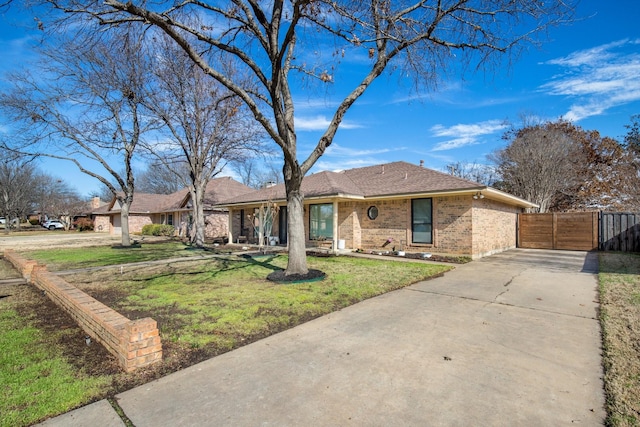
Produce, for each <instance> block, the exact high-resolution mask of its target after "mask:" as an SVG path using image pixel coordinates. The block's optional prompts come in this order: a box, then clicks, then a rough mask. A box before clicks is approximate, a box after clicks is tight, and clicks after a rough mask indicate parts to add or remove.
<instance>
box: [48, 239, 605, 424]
mask: <svg viewBox="0 0 640 427" xmlns="http://www.w3.org/2000/svg"><path fill="white" fill-rule="evenodd" d="M596 272H597V256H596V255H595V254H591V253H586V252H569V251H543V250H523V249H517V250H511V251H507V252H504V253H502V254H497V255H494V256H491V257H486V258H483V259H481V260H478V261H474V262H471V263H468V264H465V265H461V266H457V267H456V269H455V270H453V271H451V272H448V273H446V274H445V275H444V276H443V277H440V278H436V279H434V280H429V281H424V282H420V283H417V284H415V285H412V286H409V287H407V288H404V289H401V290H398V291H395V292H391V293H388V294H385V295H382V296H379V297H376V298H371V299H369V300H366V301H363V302H361V303H359V304H356V305H353V306H351V307H348V308H345V309H343V310H340V311H338V312H335V313H331V314H329V315H326V316H323V317H321V318H318V319H315V320H313V321H311V322H308V323H305V324H303V325H300V326H298V327H295V328H292V329H290V330H288V331H285V332H283V333H280V334H277V335H274V336H271V337H268V338H266V339H263V340H261V341H258V342H255V343H253V344H250V345H247V346H245V347H242V348H240V349H237V350H234V351H231V352H229V353H226V354H223V355H221V356H218V357H215V358H213V359H210V360H208V361H205V362H202V363H200V364H198V365H194V366H192V367H190V368H187V369H185V370H182V371H179V372H176V373H174V374H171V375H168V376H166V377H164V378H162V379H160V380H157V381H154V382H151V383H149V384H145V385H142V386H140V387H137V388H135V389H132V390H129V391H126V392H124V393H121V394H119V395H117V396H116V399H115V400H116V402H117V404H118V405H119V406H120V408H121V409H122V411H123V412H124V414H125V416H126V417H127V418H128V419H129V420H130V422H131V423H132V424H133V425H134V426H136V427H146V426H467V425H491V426H564V425H566V426H569V425H571V426H575V425H581V426H596V425H602V424H603V421H604V418H605V411H604V393H603V384H602V366H601V347H600V342H601V341H600V327H599V322H598V315H597V311H598V302H597V299H598V297H597V276H596ZM42 425H43V426H92V427H94V426H97V425H99V426H122V425H124V423H123V421H122V420H121V418H120V417H119V416H118V415H117V414H116V412H115V410H114V409H113V408H112V406H111V405H110V404H109V403H108V402H107V401H100V402H97V403H94V404H91V405H88V406H85V407H83V408H80V409H78V410H75V411H72V412H70V413H67V414H64V415H61V416H59V417H56V418H52V419H50V420H47V421H45V422H44V423H42Z"/></svg>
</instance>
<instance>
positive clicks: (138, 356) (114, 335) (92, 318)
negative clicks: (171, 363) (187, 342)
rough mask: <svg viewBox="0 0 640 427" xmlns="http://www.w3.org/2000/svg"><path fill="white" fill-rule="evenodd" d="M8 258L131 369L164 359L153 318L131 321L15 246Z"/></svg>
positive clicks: (5, 255)
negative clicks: (22, 253)
mask: <svg viewBox="0 0 640 427" xmlns="http://www.w3.org/2000/svg"><path fill="white" fill-rule="evenodd" d="M4 258H5V259H6V260H7V261H9V262H10V263H11V264H13V265H14V266H15V268H17V269H18V270H19V271H20V273H21V274H22V276H23V277H24V278H25V279H27V281H28V282H29V283H31V284H33V285H35V286H36V287H37V288H39V289H41V290H42V291H44V292H45V294H46V295H47V296H48V297H49V299H51V300H52V301H53V302H54V303H55V304H56V305H58V306H59V307H60V308H62V309H63V310H65V311H66V312H67V313H68V314H69V315H70V316H71V317H72V318H73V319H74V320H75V321H76V322H77V323H78V325H79V326H80V327H81V328H82V329H83V330H84V331H85V332H86V333H87V334H88V335H89V336H90V337H91V338H93V339H94V340H96V341H98V342H100V343H101V344H102V345H103V346H104V347H105V348H106V349H107V350H108V351H109V352H110V353H111V354H113V355H114V356H116V357H117V359H118V363H119V364H120V366H121V367H122V368H123V369H124V370H125V371H127V372H132V371H134V370H136V369H138V368H142V367H145V366H149V365H151V364H153V363H156V362H159V361H160V360H162V343H161V341H160V334H159V331H158V325H157V323H156V321H155V320H153V319H152V318H150V317H146V318H144V319H138V320H129V319H128V318H126V317H124V316H123V315H121V314H120V313H118V312H117V311H115V310H113V309H112V308H110V307H107V306H106V305H104V304H103V303H101V302H100V301H98V300H96V299H95V298H93V297H91V296H89V295H87V294H86V293H84V292H82V291H81V290H80V289H78V288H76V287H75V286H73V285H72V284H70V283H68V282H67V281H66V280H64V279H63V278H61V277H59V276H57V275H56V274H54V273H51V272H49V271H48V270H47V267H46V266H45V265H40V264H38V263H37V262H36V261H33V260H28V259H26V258H24V257H22V256H20V255H18V254H16V253H15V251H13V250H11V249H7V250H5V251H4Z"/></svg>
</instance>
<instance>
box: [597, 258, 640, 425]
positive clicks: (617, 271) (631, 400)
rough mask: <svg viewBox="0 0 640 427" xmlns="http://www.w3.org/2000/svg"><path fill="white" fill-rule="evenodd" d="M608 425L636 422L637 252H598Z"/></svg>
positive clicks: (639, 420)
mask: <svg viewBox="0 0 640 427" xmlns="http://www.w3.org/2000/svg"><path fill="white" fill-rule="evenodd" d="M599 278H600V322H601V324H602V341H603V342H602V347H603V364H604V371H605V375H604V384H605V394H606V402H607V420H606V425H608V426H640V255H639V254H625V253H619V252H604V253H601V254H600V275H599Z"/></svg>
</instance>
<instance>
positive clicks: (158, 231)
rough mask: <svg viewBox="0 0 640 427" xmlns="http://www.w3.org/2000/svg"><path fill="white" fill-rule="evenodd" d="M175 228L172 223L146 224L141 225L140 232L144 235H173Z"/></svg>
mask: <svg viewBox="0 0 640 427" xmlns="http://www.w3.org/2000/svg"><path fill="white" fill-rule="evenodd" d="M175 231H176V229H175V228H174V227H173V225H166V224H147V225H145V226H144V227H142V234H143V235H145V236H173V235H174V234H175Z"/></svg>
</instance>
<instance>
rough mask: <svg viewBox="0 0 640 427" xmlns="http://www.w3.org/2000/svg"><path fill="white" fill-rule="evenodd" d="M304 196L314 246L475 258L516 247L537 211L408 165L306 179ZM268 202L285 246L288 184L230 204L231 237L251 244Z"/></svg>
mask: <svg viewBox="0 0 640 427" xmlns="http://www.w3.org/2000/svg"><path fill="white" fill-rule="evenodd" d="M302 192H303V194H304V197H305V201H304V206H305V209H304V215H305V227H306V228H305V231H306V239H307V244H308V245H317V244H326V243H329V244H330V245H332V246H333V247H337V248H341V247H343V246H344V248H346V249H354V250H355V249H362V250H392V249H394V248H395V250H404V251H407V252H437V253H440V254H450V255H466V256H470V257H472V258H479V257H482V256H486V255H490V254H493V253H496V252H500V251H504V250H506V249H510V248H514V247H515V246H516V223H517V214H518V213H519V212H522V211H523V209H526V208H531V207H535V204H533V203H531V202H528V201H526V200H523V199H521V198H518V197H516V196H513V195H511V194H507V193H505V192H502V191H499V190H496V189H494V188H491V187H488V186H486V185H482V184H478V183H476V182H472V181H468V180H465V179H461V178H458V177H454V176H451V175H448V174H445V173H441V172H438V171H435V170H432V169H427V168H424V167H422V166H417V165H413V164H410V163H407V162H394V163H387V164H383V165H376V166H370V167H364V168H357V169H350V170H346V171H342V172H319V173H315V174H312V175H309V176H306V177H305V178H304V179H303V181H302ZM265 201H271V202H273V203H275V204H277V205H278V206H279V211H278V213H277V215H276V218H275V219H274V220H273V228H272V233H271V235H272V236H274V239H273V240H275V241H278V242H279V243H280V244H284V243H286V241H287V229H286V227H287V224H286V196H285V188H284V185H283V184H279V185H276V186H273V187H268V188H264V189H261V190H256V191H254V192H252V193H247V194H244V195H241V196H238V197H235V198H234V199H231V200H227V201H226V202H224V204H223V206H225V207H226V208H228V209H229V212H230V213H229V216H230V221H231V226H230V235H229V238H230V239H231V240H233V241H237V240H238V239H237V237H238V236H247V238H248V239H249V240H250V241H251V239H252V236H253V235H255V233H254V232H253V231H252V230H251V229H250V228H251V227H250V226H251V223H250V215H251V214H253V212H254V210H255V209H256V208H258V207H259V206H260V205H261V204H262V205H264V203H265ZM247 225H248V226H249V227H247Z"/></svg>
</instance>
